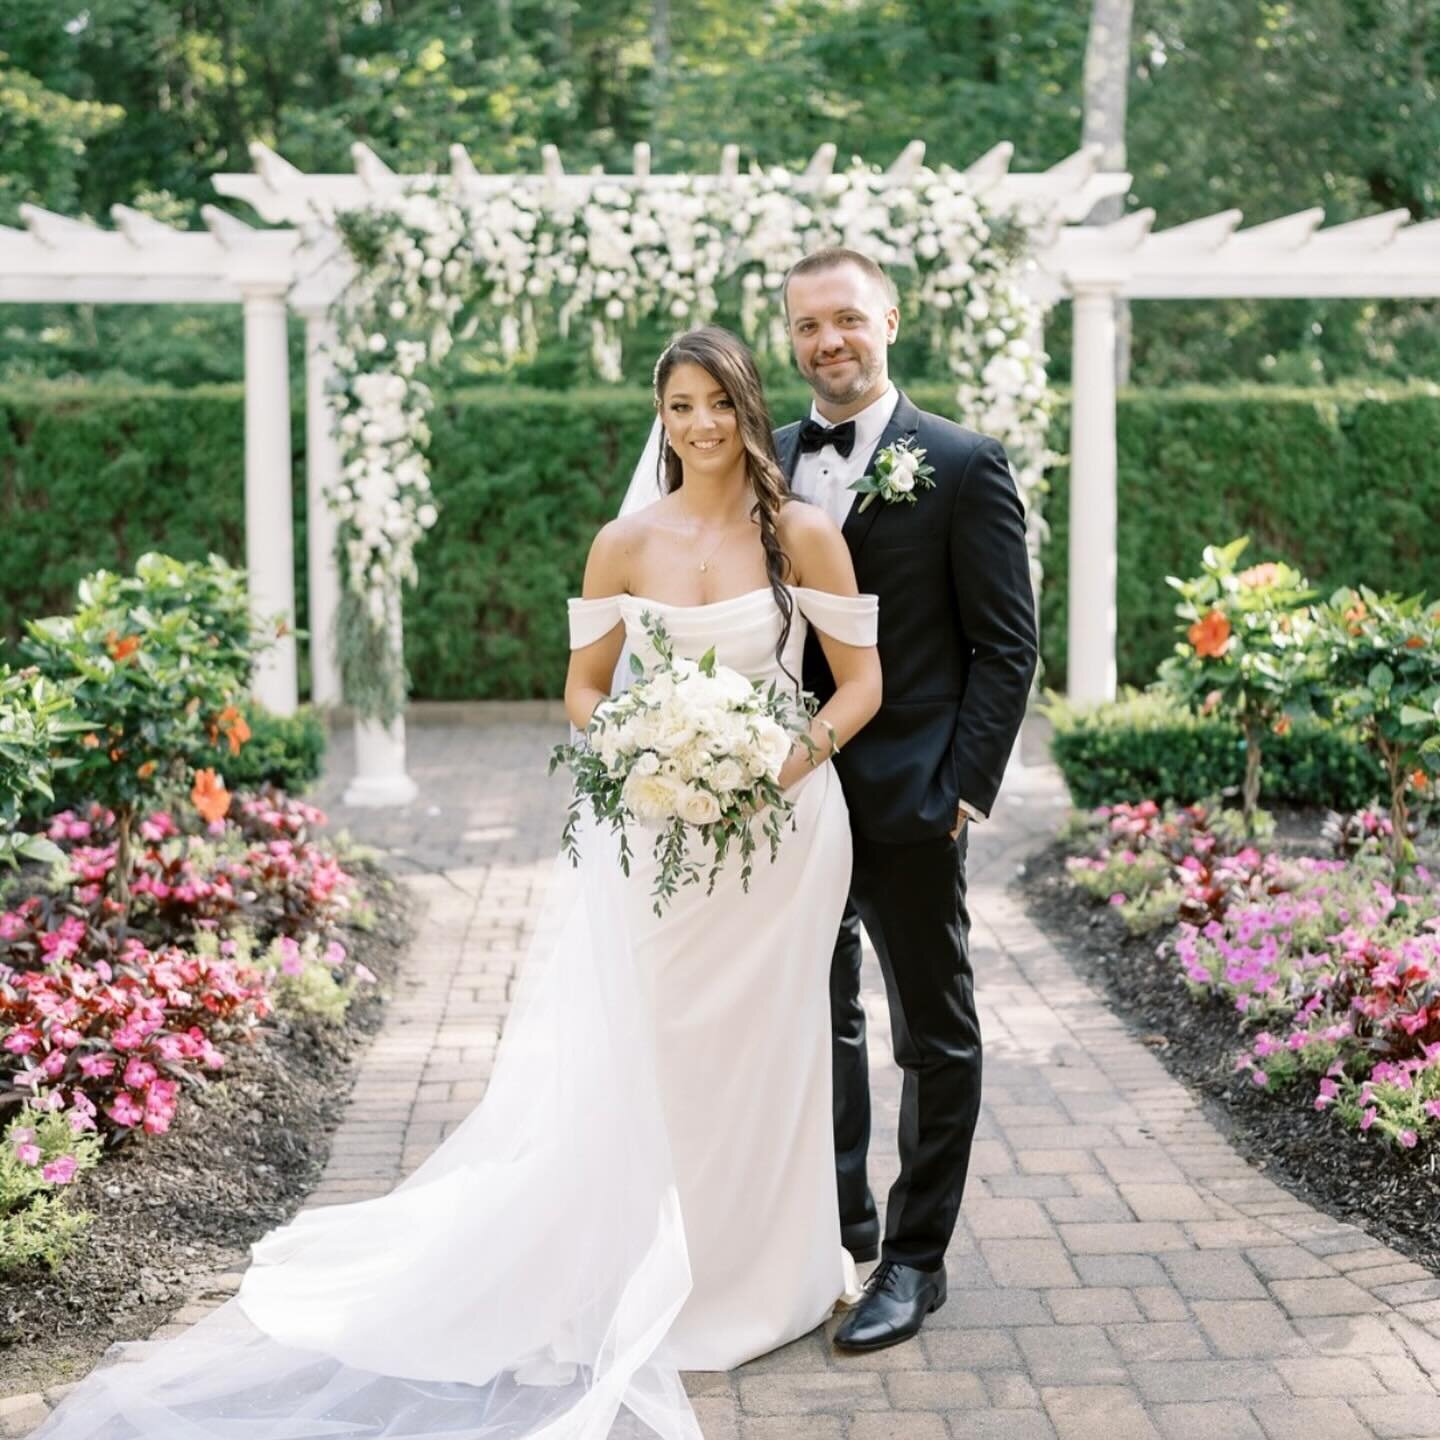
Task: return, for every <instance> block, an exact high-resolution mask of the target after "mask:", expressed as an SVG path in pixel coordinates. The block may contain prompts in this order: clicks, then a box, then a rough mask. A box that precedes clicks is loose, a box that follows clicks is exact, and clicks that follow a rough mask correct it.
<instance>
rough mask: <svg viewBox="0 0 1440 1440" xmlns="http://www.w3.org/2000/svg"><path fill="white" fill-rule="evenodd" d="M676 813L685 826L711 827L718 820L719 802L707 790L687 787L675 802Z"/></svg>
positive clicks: (692, 786) (691, 786)
mask: <svg viewBox="0 0 1440 1440" xmlns="http://www.w3.org/2000/svg"><path fill="white" fill-rule="evenodd" d="M675 810H676V813H677V814H678V815H679V816H680V818H681V819H682V820H683V821H685V823H686V824H687V825H711V824H714V822H715V821H716V820H718V819H719V818H720V802H719V800H717V799H716V798H715V796H713V795H712V794H711V793H710V792H709V791H708V790H701V789H699V788H698V787H696V786H694V785H687V786H686V787H685V788H684V789H683V790H682V791H681V792H680V794H679V796H678V797H677V799H676V802H675Z"/></svg>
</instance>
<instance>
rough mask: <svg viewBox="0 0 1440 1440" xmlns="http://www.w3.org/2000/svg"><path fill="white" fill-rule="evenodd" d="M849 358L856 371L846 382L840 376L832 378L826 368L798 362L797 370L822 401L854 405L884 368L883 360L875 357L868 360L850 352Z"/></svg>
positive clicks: (872, 384)
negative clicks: (853, 363)
mask: <svg viewBox="0 0 1440 1440" xmlns="http://www.w3.org/2000/svg"><path fill="white" fill-rule="evenodd" d="M848 358H849V359H851V360H853V361H854V362H855V369H854V371H853V372H852V373H851V375H850V377H849V378H848V379H846V380H844V381H842V380H841V379H840V378H839V377H838V376H833V377H832V376H831V375H830V374H829V373H828V371H827V370H826V368H825V367H824V366H819V365H811V366H805V365H801V364H800V363H799V362H798V361H797V362H796V368H797V369H798V370H799V371H800V374H801V375H802V376H803V377H804V379H805V381H806V383H807V384H808V385H809V386H810V388H811V389H812V390H813V391H814V392H815V393H816V394H817V395H818V396H819V397H820V398H821V399H822V400H828V401H829V402H830V404H832V405H853V404H854V403H855V401H857V400H858V399H859V398H860V397H861V396H862V395H864V394H865V393H866V392H867V391H868V390H870V389H871V388H872V387H873V386H874V384H875V382H876V381H877V380H878V379H879V378H880V373H881V371H882V369H883V368H884V366H883V362H882V361H881V359H880V358H878V357H876V356H873V355H872V356H870V357H868V359H867V358H866V357H865V356H862V355H856V354H854V353H853V352H850V354H849V357H848Z"/></svg>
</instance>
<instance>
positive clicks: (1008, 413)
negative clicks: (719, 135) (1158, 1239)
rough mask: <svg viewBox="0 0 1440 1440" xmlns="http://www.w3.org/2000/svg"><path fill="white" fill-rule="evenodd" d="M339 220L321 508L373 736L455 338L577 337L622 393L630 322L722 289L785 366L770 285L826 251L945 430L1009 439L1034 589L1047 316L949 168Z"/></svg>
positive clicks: (448, 199)
mask: <svg viewBox="0 0 1440 1440" xmlns="http://www.w3.org/2000/svg"><path fill="white" fill-rule="evenodd" d="M335 224H336V227H337V229H338V231H339V233H340V236H341V238H342V240H343V242H344V244H345V246H346V248H347V250H348V251H349V254H350V257H351V259H352V260H353V261H354V263H355V266H356V270H357V276H356V279H355V281H354V282H353V283H352V284H351V285H350V286H349V287H348V288H347V290H346V291H345V293H344V294H343V295H342V296H341V298H340V300H339V302H338V306H337V309H338V317H337V318H338V329H339V335H340V343H339V344H338V346H337V347H336V349H335V351H334V353H333V357H332V358H333V360H334V363H335V368H336V381H335V391H334V397H333V403H334V407H335V411H336V414H337V417H338V419H337V424H338V430H339V442H340V448H341V457H342V469H341V477H340V481H339V483H338V484H337V485H336V486H335V488H334V490H333V491H332V493H331V495H330V497H329V499H330V503H331V506H332V508H333V509H334V510H335V512H336V515H337V518H338V520H339V529H340V540H339V546H340V564H341V570H342V574H343V577H344V586H343V590H342V602H341V616H340V635H339V640H340V646H339V648H340V663H341V672H342V678H343V682H344V690H345V696H346V698H347V700H348V701H349V702H350V703H351V704H352V705H354V706H355V707H356V709H357V711H358V712H359V713H360V714H361V715H364V716H366V717H367V718H371V719H376V720H379V721H381V722H382V723H384V724H387V725H388V724H389V723H391V722H392V721H393V720H394V719H395V718H396V717H397V716H398V715H399V714H400V712H401V710H402V709H403V707H404V703H405V692H406V678H405V671H404V663H403V659H402V655H401V647H400V643H399V634H400V627H399V617H400V587H401V585H402V583H404V582H405V581H409V582H411V583H413V582H414V580H415V578H416V570H415V560H414V551H415V546H416V544H417V543H418V541H419V540H420V538H421V536H422V535H423V534H424V532H425V531H426V530H427V529H429V528H430V526H432V525H433V524H434V523H435V519H436V515H437V511H436V506H435V501H434V498H433V496H432V494H431V490H430V477H429V464H428V461H427V459H426V455H425V448H426V446H427V444H428V442H429V438H430V432H429V427H428V425H427V423H426V416H427V415H428V413H429V409H430V406H431V404H432V396H431V392H430V390H429V388H428V386H426V384H425V383H424V381H423V380H422V379H420V378H419V375H420V372H422V371H423V370H424V368H425V367H426V366H428V365H431V364H435V363H437V362H439V361H441V360H443V359H444V357H445V356H446V354H448V352H449V351H450V349H451V347H452V345H453V343H454V339H455V336H456V333H457V330H458V332H459V334H460V336H461V338H466V339H468V338H470V337H471V336H473V335H475V334H477V333H483V335H484V337H485V338H486V339H487V340H488V341H489V342H490V343H491V344H492V346H493V347H494V348H495V349H496V350H497V351H498V353H499V354H501V355H502V356H503V357H504V358H505V359H506V360H507V361H508V360H512V359H514V358H515V357H516V356H517V355H518V354H520V353H521V351H522V350H523V349H526V348H529V347H532V346H533V345H534V344H535V342H536V339H537V337H538V335H539V333H540V326H541V325H542V323H544V324H553V325H554V326H555V327H556V328H557V329H558V330H559V332H560V333H561V334H562V335H572V334H575V333H576V331H577V329H578V330H579V332H580V333H581V334H582V335H583V336H584V338H585V339H586V341H587V342H588V345H589V351H590V356H591V359H592V361H593V363H594V365H595V368H596V370H597V372H598V373H599V374H600V375H601V376H602V377H603V378H605V379H607V380H619V379H620V375H621V369H620V366H621V359H622V354H623V350H622V335H623V333H624V331H625V329H626V328H627V327H629V326H631V325H633V324H634V323H635V322H636V321H637V320H639V319H640V318H641V317H642V316H646V315H663V316H665V317H667V318H668V319H670V320H672V321H673V322H674V323H675V325H676V327H677V328H681V327H688V326H691V325H696V324H701V323H703V322H705V321H706V320H708V319H710V318H711V317H712V316H713V315H714V314H715V313H716V311H717V310H718V309H719V308H720V303H721V293H722V291H728V290H729V288H730V287H732V286H735V287H738V296H739V309H740V314H741V319H742V326H743V329H744V331H745V333H746V336H747V338H748V339H750V340H751V342H752V343H754V344H755V345H756V346H757V347H758V348H761V349H783V348H784V347H785V346H786V345H787V344H788V338H787V336H786V332H785V319H784V309H783V300H782V296H781V294H780V289H781V282H782V280H783V277H784V274H785V271H786V270H787V269H788V268H789V267H790V266H791V265H792V264H793V263H794V262H795V261H797V260H799V259H800V258H801V256H803V255H804V254H806V253H807V252H809V251H811V250H814V249H816V248H818V247H820V246H822V245H837V244H839V245H846V246H849V247H850V248H853V249H856V250H859V251H861V252H862V253H864V254H867V255H871V256H873V257H874V258H875V259H876V260H878V261H880V262H881V263H882V264H884V265H885V266H886V267H887V268H889V269H890V270H891V272H892V273H893V274H894V275H895V277H896V280H897V282H898V283H899V284H900V286H901V289H902V292H903V295H904V298H903V300H902V307H903V309H904V311H905V313H906V314H908V315H910V316H912V317H913V318H914V319H915V320H917V321H918V322H919V323H921V324H923V325H925V326H927V327H928V328H929V330H930V333H931V338H932V343H933V344H934V345H935V346H936V347H937V349H938V350H939V351H940V352H941V353H942V354H943V355H944V356H945V358H946V361H947V364H948V366H949V368H950V370H951V372H952V373H953V374H954V376H955V377H956V381H957V384H958V389H957V395H956V404H957V411H958V413H959V414H961V415H963V416H964V417H965V419H966V421H967V423H969V424H970V425H971V426H973V428H975V429H977V430H981V431H984V432H985V433H987V434H990V435H994V436H996V437H997V438H998V439H1000V440H1001V441H1002V442H1003V443H1004V444H1005V446H1006V449H1007V451H1008V453H1009V456H1010V461H1011V466H1012V469H1013V471H1014V473H1015V477H1016V481H1017V484H1018V485H1019V488H1020V491H1021V494H1022V496H1023V498H1024V500H1025V502H1026V509H1027V513H1028V515H1029V522H1028V524H1029V533H1030V548H1031V557H1032V570H1033V573H1034V579H1035V584H1036V586H1037V589H1038V585H1039V580H1040V570H1039V559H1038V557H1039V548H1040V544H1041V542H1042V540H1043V538H1044V535H1045V526H1044V520H1043V517H1042V515H1041V508H1042V507H1041V504H1040V501H1041V496H1042V492H1043V489H1044V480H1043V474H1044V469H1045V466H1046V464H1047V463H1048V461H1049V459H1050V458H1051V457H1050V455H1049V453H1048V451H1047V450H1046V446H1045V435H1046V430H1047V426H1048V423H1049V408H1048V392H1047V389H1046V383H1045V360H1046V356H1045V355H1044V353H1043V352H1041V351H1040V350H1039V349H1038V347H1037V346H1036V344H1035V336H1036V335H1037V334H1038V332H1039V324H1040V320H1041V311H1040V307H1039V304H1038V302H1037V301H1036V300H1034V299H1033V298H1032V297H1031V296H1030V295H1028V294H1027V293H1026V291H1025V289H1024V287H1023V284H1022V277H1023V274H1024V271H1025V269H1026V267H1027V266H1028V265H1029V264H1030V263H1031V262H1030V259H1029V252H1028V243H1027V235H1026V231H1025V228H1024V226H1023V225H1022V224H1021V223H1020V222H1019V221H1017V220H1016V219H1015V218H1014V217H1011V216H1006V215H997V214H993V213H991V212H990V211H988V210H987V209H986V207H985V206H984V204H983V201H982V200H981V199H980V198H979V197H977V196H976V195H975V194H974V193H973V192H972V191H971V190H970V189H969V188H968V186H967V184H966V181H965V178H964V176H963V175H962V174H960V173H959V172H958V171H954V170H950V169H940V170H930V169H921V170H918V171H916V172H915V174H914V175H913V176H912V177H910V178H909V179H907V180H905V181H903V182H893V181H891V180H889V179H888V178H887V177H885V176H884V175H883V174H881V173H880V172H879V171H878V170H876V169H873V168H871V167H868V166H865V165H862V164H860V163H859V162H857V163H856V164H855V165H853V166H852V167H851V168H850V169H848V170H845V171H843V172H840V173H837V174H834V175H831V176H829V177H828V178H827V179H826V180H825V181H824V182H823V183H821V184H819V185H818V186H817V184H816V182H815V181H813V180H808V179H806V178H805V177H803V176H797V175H795V174H793V173H791V172H790V171H787V170H784V169H771V170H766V171H757V172H755V173H752V174H751V175H749V176H744V177H737V178H735V179H730V180H723V179H717V178H713V177H705V178H698V177H686V178H680V179H677V180H675V181H668V180H656V181H650V182H648V183H646V184H643V185H640V186H637V187H634V188H631V187H629V186H626V185H622V184H620V183H618V182H616V181H613V180H606V181H600V182H597V183H596V184H595V185H593V186H592V187H590V188H589V189H588V190H586V191H585V192H584V193H583V194H577V193H574V192H568V191H566V190H564V189H563V188H561V187H558V186H555V185H553V184H551V183H550V182H548V181H545V180H543V179H540V178H533V177H532V178H525V179H517V180H516V181H515V183H514V184H513V185H512V186H510V187H508V188H507V190H506V191H504V192H502V193H500V194H497V195H494V196H488V197H485V198H484V199H482V200H462V199H461V198H460V195H459V193H458V192H457V191H456V190H455V189H454V188H453V186H452V185H451V183H450V182H449V181H447V180H443V179H437V180H433V181H429V182H425V185H424V188H416V189H412V190H410V191H407V192H405V193H404V194H402V195H400V196H397V197H396V198H395V199H394V200H392V201H390V202H388V203H387V204H385V205H384V206H380V207H374V208H369V209H364V210H356V211H350V212H346V213H342V214H339V215H337V216H336V217H335Z"/></svg>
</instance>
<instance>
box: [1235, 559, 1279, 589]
mask: <svg viewBox="0 0 1440 1440" xmlns="http://www.w3.org/2000/svg"><path fill="white" fill-rule="evenodd" d="M1238 578H1239V580H1240V583H1241V584H1242V585H1243V586H1244V587H1245V588H1246V589H1247V590H1259V589H1260V588H1261V587H1262V586H1265V585H1273V584H1274V583H1275V582H1276V580H1278V579H1279V578H1280V567H1279V566H1278V565H1277V564H1276V563H1275V562H1274V561H1273V560H1267V561H1266V562H1265V563H1264V564H1263V565H1252V566H1251V567H1250V568H1249V569H1248V570H1242V571H1241V572H1240V575H1239V577H1238Z"/></svg>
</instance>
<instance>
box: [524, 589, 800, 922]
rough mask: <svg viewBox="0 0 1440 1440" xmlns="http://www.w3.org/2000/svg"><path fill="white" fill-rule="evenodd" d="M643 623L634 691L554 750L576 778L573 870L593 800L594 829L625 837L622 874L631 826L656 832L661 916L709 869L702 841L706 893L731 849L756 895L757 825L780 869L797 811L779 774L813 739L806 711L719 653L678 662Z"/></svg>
mask: <svg viewBox="0 0 1440 1440" xmlns="http://www.w3.org/2000/svg"><path fill="white" fill-rule="evenodd" d="M641 619H642V622H643V624H644V626H645V629H646V632H647V633H648V635H649V636H650V641H651V644H652V645H653V647H654V650H655V653H656V655H657V656H658V657H659V661H658V663H657V664H656V665H655V666H654V667H653V668H651V669H650V670H648V671H647V670H646V668H645V666H644V665H643V664H642V663H641V661H640V658H639V657H638V656H635V655H632V656H631V657H630V664H631V666H632V668H633V669H634V672H635V675H636V679H635V682H634V684H632V685H631V687H630V688H629V689H628V690H626V691H625V692H624V693H623V694H621V695H617V696H615V697H614V698H613V699H609V700H604V701H601V703H600V704H599V705H597V706H596V707H595V713H594V715H593V716H592V717H591V720H590V724H589V727H588V728H587V729H586V731H585V733H584V735H582V736H581V737H580V738H579V739H578V740H577V741H576V742H575V743H574V744H571V745H560V746H557V747H556V749H555V753H554V755H553V756H552V757H551V761H550V769H551V770H552V771H554V769H555V768H556V766H557V765H561V764H565V765H568V766H569V767H570V769H571V771H572V772H573V774H574V777H575V794H574V797H573V798H572V800H571V802H570V816H569V819H568V820H567V821H566V824H565V833H564V837H563V842H562V843H563V846H564V849H565V851H566V853H567V854H568V855H569V856H570V859H571V861H572V863H576V864H578V863H579V858H580V852H579V845H578V842H577V839H576V827H577V824H578V822H579V819H580V815H581V812H582V809H583V807H584V805H585V802H586V801H589V803H590V807H591V809H592V810H593V812H594V815H595V818H596V819H597V820H602V821H606V822H608V823H609V825H610V827H611V828H612V829H613V830H615V831H617V832H618V834H619V836H620V866H621V869H622V870H624V872H625V874H627V875H628V874H629V873H630V859H631V855H632V852H631V849H630V843H629V836H628V834H627V831H626V826H627V825H629V824H632V823H635V824H640V825H644V826H649V827H654V828H655V829H656V831H657V833H656V837H655V859H656V862H657V864H658V867H659V868H658V872H657V874H656V879H655V890H654V895H655V913H656V914H657V915H660V914H662V913H663V910H664V905H665V902H666V901H668V900H669V899H670V898H671V897H672V896H673V895H674V894H675V892H676V890H677V889H678V888H679V887H680V886H681V885H688V884H694V883H696V882H698V881H699V880H700V878H701V874H702V871H703V869H704V866H705V861H704V859H700V858H696V856H694V855H692V854H691V851H690V842H691V840H692V839H695V838H698V840H699V841H700V850H701V853H702V855H703V854H704V853H705V852H707V851H708V859H709V874H708V879H709V890H713V889H714V888H715V880H716V877H717V876H718V875H719V873H720V868H721V866H722V865H723V864H724V862H725V859H726V857H727V856H728V855H729V854H730V852H731V850H732V848H734V849H738V851H739V854H740V858H741V871H740V880H741V885H742V886H743V888H745V889H746V890H748V889H749V888H750V875H751V868H752V859H753V856H754V853H755V849H756V839H755V835H754V833H753V830H752V826H753V824H754V822H755V821H756V820H757V818H759V817H760V815H761V813H762V812H763V815H764V818H763V821H762V822H761V832H762V834H763V836H764V837H765V839H766V840H768V842H769V845H770V858H771V860H772V861H773V860H774V858H775V855H776V854H777V852H778V851H779V848H780V832H781V828H782V826H783V824H784V822H785V820H786V819H787V818H788V817H789V816H790V814H791V812H792V811H793V809H794V806H793V805H792V804H791V803H790V802H789V801H788V800H786V799H785V797H784V795H783V794H782V793H781V791H780V786H779V777H780V768H781V766H782V765H784V763H785V758H786V756H787V755H788V754H789V753H790V747H791V745H792V744H793V743H794V742H795V740H796V739H799V740H800V742H801V743H802V744H804V745H807V746H808V745H810V744H811V741H810V735H809V726H808V722H809V710H808V709H807V708H806V706H805V704H804V703H803V702H802V703H797V702H796V701H794V700H792V699H791V698H790V697H788V696H787V695H786V694H785V692H783V691H782V690H780V689H779V688H778V687H777V686H776V685H775V684H774V683H771V684H770V685H769V686H768V687H766V686H764V685H763V684H762V683H761V682H757V681H751V680H748V679H747V678H746V677H745V676H744V675H741V674H740V673H739V672H738V671H735V670H731V669H729V668H727V667H726V666H724V665H717V664H716V663H715V652H714V650H713V649H712V650H709V651H707V652H706V653H705V654H704V655H703V656H702V657H701V658H700V659H699V660H687V659H685V658H683V657H677V656H676V655H675V653H674V650H673V648H672V647H671V644H670V640H669V636H668V635H667V634H666V631H665V628H664V626H663V625H662V624H661V623H660V622H659V621H657V620H655V619H654V618H653V617H652V616H651V614H650V613H649V612H648V611H647V612H646V613H645V614H644V615H643V616H642V617H641ZM707 893H709V892H708V891H707Z"/></svg>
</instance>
